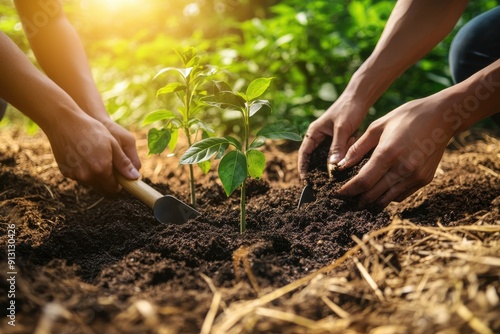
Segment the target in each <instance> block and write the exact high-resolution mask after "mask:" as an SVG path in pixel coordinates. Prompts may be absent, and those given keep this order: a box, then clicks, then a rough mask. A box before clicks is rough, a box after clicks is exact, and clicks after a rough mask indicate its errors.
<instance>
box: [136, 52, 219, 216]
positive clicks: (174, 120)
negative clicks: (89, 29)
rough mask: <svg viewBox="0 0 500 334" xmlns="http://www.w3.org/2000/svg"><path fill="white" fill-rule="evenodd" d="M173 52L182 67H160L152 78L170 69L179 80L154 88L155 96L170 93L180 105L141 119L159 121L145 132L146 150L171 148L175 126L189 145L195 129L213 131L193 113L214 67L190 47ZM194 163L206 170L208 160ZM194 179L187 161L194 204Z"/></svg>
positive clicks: (174, 142)
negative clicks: (201, 58)
mask: <svg viewBox="0 0 500 334" xmlns="http://www.w3.org/2000/svg"><path fill="white" fill-rule="evenodd" d="M177 55H178V56H179V58H180V59H181V61H182V64H183V67H181V68H178V67H166V68H163V69H162V70H160V71H159V72H158V74H156V76H155V79H156V78H158V77H159V76H161V75H163V74H165V73H174V74H175V75H176V76H175V77H177V78H179V79H180V80H179V81H173V82H169V83H168V84H166V85H165V86H163V87H162V88H160V89H159V90H158V91H157V93H156V96H157V97H158V96H161V95H170V94H174V95H175V96H176V97H177V99H178V101H180V105H179V106H178V107H177V109H176V110H167V109H160V110H156V111H153V112H151V113H150V114H148V115H147V116H146V118H145V119H144V121H143V125H148V124H151V123H154V122H157V121H162V122H163V124H162V125H163V126H162V127H161V128H152V129H150V130H149V132H148V148H149V154H160V153H162V152H163V151H164V150H165V149H166V148H167V147H168V148H169V149H170V151H172V152H173V151H174V150H175V148H176V146H177V140H178V136H179V130H181V131H182V132H183V133H184V135H185V136H186V138H187V142H188V145H189V146H191V145H192V144H193V143H194V142H195V141H196V139H197V136H198V135H199V133H201V137H202V138H207V137H210V136H213V135H214V132H213V130H212V129H210V128H209V127H208V126H207V125H206V124H205V123H204V122H202V121H201V120H200V119H199V118H197V117H196V116H197V115H198V114H199V113H200V112H201V111H202V110H203V107H204V106H206V104H205V103H203V102H202V97H206V96H207V91H206V90H205V89H204V87H205V84H206V83H209V82H210V78H211V77H212V76H213V75H214V74H215V72H216V71H215V68H214V67H213V66H209V65H202V64H201V63H200V57H199V56H197V55H196V51H195V50H194V48H188V49H186V50H185V51H183V52H177ZM198 166H199V167H200V168H201V170H202V171H203V173H207V172H208V171H209V170H210V166H211V162H210V161H200V162H199V163H198ZM194 181H195V180H194V171H193V166H192V165H189V187H190V195H191V199H190V202H191V205H193V206H196V192H195V183H194Z"/></svg>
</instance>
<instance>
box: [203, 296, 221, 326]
mask: <svg viewBox="0 0 500 334" xmlns="http://www.w3.org/2000/svg"><path fill="white" fill-rule="evenodd" d="M221 300H222V294H221V293H220V292H219V291H216V292H215V293H214V298H213V299H212V304H211V305H210V309H209V310H208V313H207V316H206V317H205V320H204V321H203V325H202V326H201V331H200V334H209V333H210V332H211V331H212V326H213V324H214V320H215V316H216V315H217V311H218V310H219V305H220V303H221Z"/></svg>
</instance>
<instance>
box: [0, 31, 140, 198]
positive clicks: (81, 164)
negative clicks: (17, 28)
mask: <svg viewBox="0 0 500 334" xmlns="http://www.w3.org/2000/svg"><path fill="white" fill-rule="evenodd" d="M0 73H2V75H1V76H0V97H1V98H3V99H5V100H6V101H8V102H9V103H11V104H12V105H13V106H14V107H16V108H17V109H19V110H21V111H22V112H23V113H24V114H26V115H27V116H28V117H30V118H31V119H32V120H33V121H34V122H36V123H37V124H38V125H39V126H40V127H41V128H42V130H43V131H44V132H45V133H46V134H47V137H48V139H49V141H50V144H51V147H52V151H53V153H54V157H55V159H56V161H57V163H58V165H59V168H60V169H61V172H62V173H63V174H64V175H65V176H67V177H71V178H73V179H76V180H78V181H80V182H83V183H87V184H89V185H91V186H93V187H94V188H96V189H97V190H100V191H102V192H105V193H112V192H116V191H118V190H119V185H118V182H117V180H116V178H115V176H114V173H113V168H115V169H116V170H117V171H118V172H120V173H121V174H123V175H124V176H126V177H128V178H131V179H134V178H137V177H139V173H138V171H137V170H136V168H135V167H134V165H133V163H132V162H131V160H130V159H129V158H128V156H127V155H125V153H124V152H123V151H122V149H121V147H120V143H119V142H118V141H117V139H116V138H115V137H114V136H113V135H112V134H111V133H110V131H109V130H108V129H107V128H106V127H105V126H104V125H103V124H102V123H101V122H99V121H98V120H96V119H94V118H92V117H90V116H89V115H87V114H86V113H85V112H83V111H82V109H81V108H80V107H79V106H78V105H77V104H76V103H75V101H73V99H72V98H71V96H69V95H68V94H67V93H66V92H65V91H64V90H62V89H61V88H60V87H59V86H58V85H56V84H55V83H54V82H53V81H52V80H50V79H49V78H48V77H47V76H45V75H43V74H42V73H41V72H40V71H38V69H37V68H36V67H35V66H34V65H33V64H32V63H31V62H30V61H29V59H28V58H27V57H26V56H25V55H24V53H23V52H22V51H21V50H19V48H18V47H17V46H16V45H15V44H14V43H13V42H12V41H11V40H10V39H9V38H8V37H7V36H6V35H5V34H3V33H1V32H0Z"/></svg>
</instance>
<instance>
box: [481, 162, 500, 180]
mask: <svg viewBox="0 0 500 334" xmlns="http://www.w3.org/2000/svg"><path fill="white" fill-rule="evenodd" d="M477 167H479V169H482V170H483V171H484V172H485V173H486V174H489V175H491V176H494V177H498V178H500V174H498V173H495V172H494V171H493V170H492V169H490V168H488V167H486V166H483V165H481V164H477Z"/></svg>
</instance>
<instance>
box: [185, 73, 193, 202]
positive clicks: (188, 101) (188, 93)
mask: <svg viewBox="0 0 500 334" xmlns="http://www.w3.org/2000/svg"><path fill="white" fill-rule="evenodd" d="M189 84H190V80H189V78H186V94H185V95H184V108H185V110H186V112H185V113H184V124H183V125H184V132H185V133H186V137H187V140H188V144H189V147H191V145H192V141H191V134H190V133H189V120H190V119H191V108H190V107H191V90H190V89H189ZM189 192H190V196H191V205H192V206H194V207H196V187H195V183H194V170H193V165H189Z"/></svg>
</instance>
